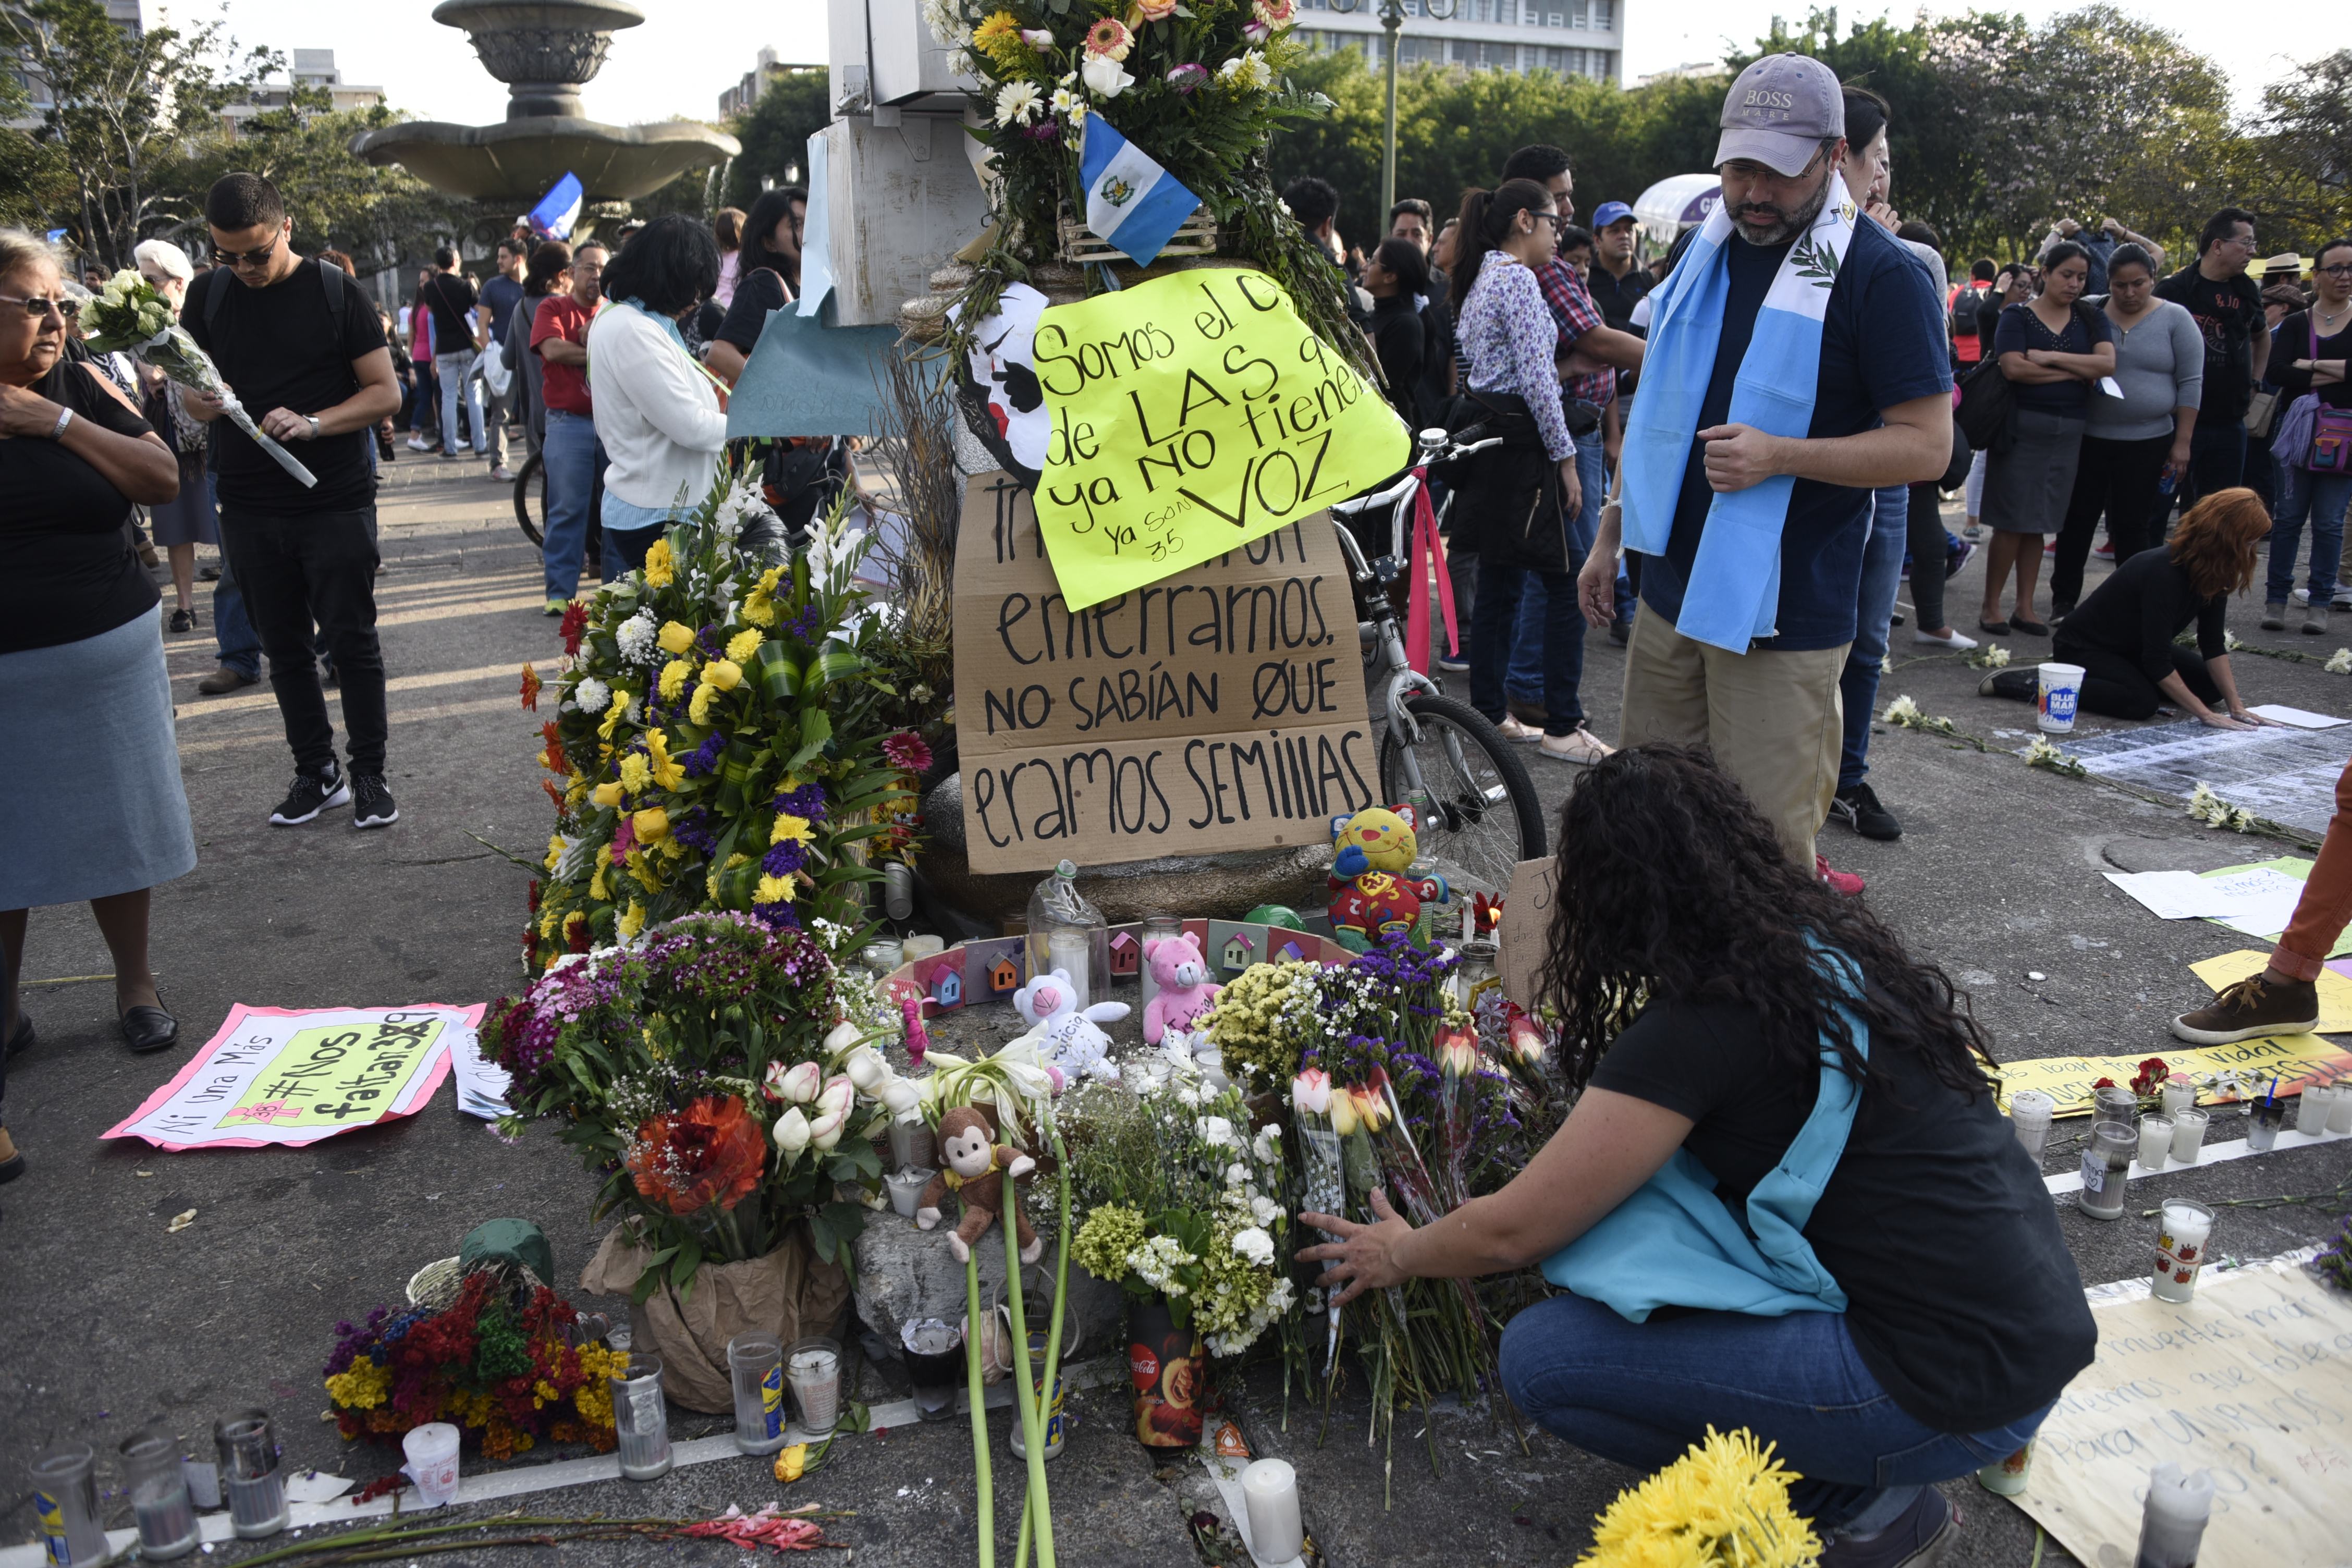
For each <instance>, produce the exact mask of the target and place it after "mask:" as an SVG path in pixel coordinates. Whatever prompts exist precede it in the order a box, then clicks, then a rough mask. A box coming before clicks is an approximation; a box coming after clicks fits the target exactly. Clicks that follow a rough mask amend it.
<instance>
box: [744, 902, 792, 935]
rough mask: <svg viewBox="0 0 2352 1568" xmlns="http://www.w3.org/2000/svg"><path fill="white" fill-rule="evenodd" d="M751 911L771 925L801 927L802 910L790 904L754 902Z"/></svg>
mask: <svg viewBox="0 0 2352 1568" xmlns="http://www.w3.org/2000/svg"><path fill="white" fill-rule="evenodd" d="M751 913H752V914H753V915H755V916H757V917H758V918H759V919H761V920H762V921H766V922H767V923H768V924H769V925H771V926H778V927H782V926H789V927H791V928H792V929H793V930H795V931H797V930H799V929H800V923H801V912H800V910H796V909H794V908H793V906H792V905H790V904H753V905H752V906H751Z"/></svg>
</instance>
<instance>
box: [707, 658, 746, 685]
mask: <svg viewBox="0 0 2352 1568" xmlns="http://www.w3.org/2000/svg"><path fill="white" fill-rule="evenodd" d="M702 684H703V685H705V686H715V687H717V688H719V690H721V691H732V690H734V689H736V688H737V687H739V686H740V685H742V684H743V667H742V666H741V665H740V664H737V663H736V662H735V661H734V660H733V659H731V658H714V659H712V660H711V661H710V662H709V664H706V665H704V666H703V667H702Z"/></svg>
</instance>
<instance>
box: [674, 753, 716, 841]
mask: <svg viewBox="0 0 2352 1568" xmlns="http://www.w3.org/2000/svg"><path fill="white" fill-rule="evenodd" d="M686 771H687V772H688V773H692V772H694V765H693V763H691V762H689V763H688V764H687V770H686ZM669 836H670V837H672V838H675V839H677V841H678V842H679V843H680V844H683V845H685V846H686V847H688V849H692V850H694V851H696V852H697V853H698V854H702V855H714V854H717V853H718V851H719V835H717V834H716V833H713V832H711V831H710V811H709V807H707V806H700V805H695V806H688V808H687V809H686V811H685V813H684V814H683V815H681V816H679V817H678V819H677V821H675V822H673V823H671V824H670V825H669Z"/></svg>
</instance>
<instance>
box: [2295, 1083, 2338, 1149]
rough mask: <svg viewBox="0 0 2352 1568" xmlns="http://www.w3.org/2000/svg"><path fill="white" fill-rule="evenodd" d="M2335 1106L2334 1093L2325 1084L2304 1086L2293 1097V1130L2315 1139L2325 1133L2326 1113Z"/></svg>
mask: <svg viewBox="0 0 2352 1568" xmlns="http://www.w3.org/2000/svg"><path fill="white" fill-rule="evenodd" d="M2335 1106H2336V1094H2335V1091H2334V1090H2332V1089H2329V1088H2328V1087H2327V1086H2326V1084H2321V1083H2315V1084H2310V1085H2307V1086H2305V1089H2304V1091H2303V1092H2302V1093H2301V1094H2300V1095H2298V1096H2296V1097H2295V1102H2294V1130H2295V1131H2297V1132H2302V1133H2305V1134H2307V1135H2309V1136H2311V1137H2314V1138H2316V1137H2318V1136H2319V1135H2320V1134H2321V1133H2323V1132H2325V1131H2327V1113H2328V1112H2329V1111H2330V1110H2334V1109H2335Z"/></svg>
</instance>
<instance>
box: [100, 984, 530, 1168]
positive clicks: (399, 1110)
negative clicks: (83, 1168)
mask: <svg viewBox="0 0 2352 1568" xmlns="http://www.w3.org/2000/svg"><path fill="white" fill-rule="evenodd" d="M486 1011H487V1008H486V1006H485V1005H483V1004H481V1003H476V1004H474V1005H471V1006H462V1007H461V1006H455V1005H446V1004H442V1003H418V1004H416V1005H411V1006H405V1007H313V1008H305V1009H294V1008H284V1007H247V1006H246V1005H243V1004H242V1003H240V1004H238V1005H236V1007H234V1008H232V1009H230V1011H229V1016H228V1021H227V1022H226V1023H224V1024H223V1025H222V1026H220V1032H219V1033H217V1034H215V1036H214V1037H212V1039H211V1040H210V1041H209V1042H207V1043H206V1044H205V1048H204V1049H203V1050H202V1051H200V1052H198V1053H197V1055H196V1056H195V1058H194V1059H193V1060H191V1061H190V1062H189V1063H188V1065H187V1066H186V1067H184V1068H181V1069H180V1071H179V1073H178V1075H177V1076H176V1077H174V1078H173V1079H172V1081H171V1082H169V1083H167V1084H165V1085H164V1086H163V1088H161V1089H157V1090H156V1091H155V1092H154V1093H152V1094H151V1095H149V1096H148V1097H147V1100H146V1102H145V1103H144V1104H142V1105H141V1106H140V1108H139V1109H138V1110H136V1111H134V1112H132V1113H131V1115H130V1116H129V1117H127V1118H125V1119H124V1120H123V1121H121V1122H120V1123H118V1124H117V1125H115V1126H113V1127H111V1128H109V1129H108V1130H107V1131H106V1132H105V1133H104V1136H105V1137H108V1138H144V1139H145V1140H147V1142H150V1143H152V1144H154V1145H155V1146H156V1147H157V1148H159V1149H259V1148H264V1147H267V1146H268V1145H271V1144H286V1145H294V1144H301V1143H315V1142H318V1141H319V1140H320V1139H321V1138H331V1137H333V1136H334V1135H335V1134H336V1133H338V1132H341V1131H347V1130H349V1129H351V1128H353V1127H366V1126H370V1125H373V1123H375V1122H378V1121H389V1120H390V1119H392V1118H393V1117H395V1116H406V1115H409V1114H410V1113H411V1112H413V1111H415V1110H416V1108H417V1107H419V1106H421V1105H423V1104H424V1103H425V1100H427V1099H429V1098H430V1097H431V1096H432V1093H433V1091H434V1090H435V1089H438V1088H439V1087H440V1086H441V1080H442V1079H445V1078H446V1077H448V1076H449V1060H450V1050H451V1047H453V1046H455V1045H456V1044H457V1042H458V1041H459V1040H460V1039H461V1038H463V1039H466V1040H468V1041H470V1040H471V1039H472V1038H473V1037H474V1036H475V1033H476V1031H477V1030H478V1029H479V1028H480V1026H481V1022H482V1016H483V1014H484V1013H485V1012H486Z"/></svg>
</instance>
